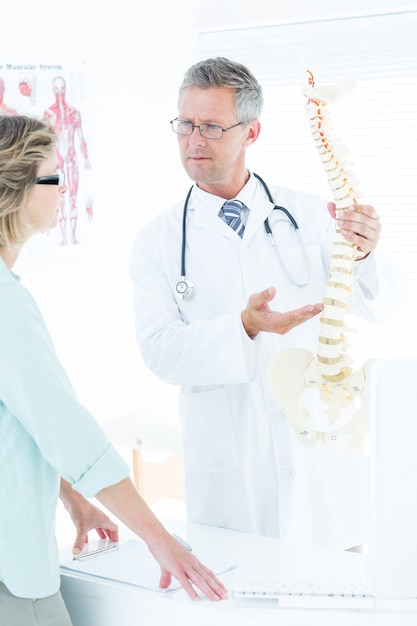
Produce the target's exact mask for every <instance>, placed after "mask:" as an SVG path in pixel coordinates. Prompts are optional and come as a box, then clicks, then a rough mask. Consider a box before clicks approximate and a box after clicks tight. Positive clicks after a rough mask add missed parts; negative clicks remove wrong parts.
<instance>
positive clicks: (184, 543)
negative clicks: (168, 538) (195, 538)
mask: <svg viewBox="0 0 417 626" xmlns="http://www.w3.org/2000/svg"><path fill="white" fill-rule="evenodd" d="M172 536H173V537H174V539H176V540H177V541H178V543H179V544H181V545H182V547H183V548H185V549H186V550H188V552H192V551H193V549H192V547H191V546H190V545H189V544H188V543H187V542H186V541H184V539H183V538H182V537H180V536H179V535H176V534H175V533H172Z"/></svg>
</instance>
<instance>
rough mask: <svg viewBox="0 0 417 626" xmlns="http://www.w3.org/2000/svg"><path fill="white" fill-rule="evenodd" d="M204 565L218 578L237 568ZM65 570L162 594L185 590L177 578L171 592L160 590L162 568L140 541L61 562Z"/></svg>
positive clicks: (225, 564)
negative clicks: (82, 558) (83, 557)
mask: <svg viewBox="0 0 417 626" xmlns="http://www.w3.org/2000/svg"><path fill="white" fill-rule="evenodd" d="M204 565H206V567H209V568H210V569H211V570H212V571H213V572H214V573H215V574H216V575H219V574H222V573H224V572H227V571H230V570H231V569H234V568H235V567H236V565H235V564H232V563H230V562H226V561H223V562H219V561H217V562H211V563H210V562H207V559H206V560H205V561H204ZM61 569H62V570H71V571H74V572H80V573H82V574H88V575H91V576H96V577H98V578H105V579H108V580H114V581H116V582H122V583H125V584H129V585H135V586H137V587H143V588H144V589H149V590H151V591H158V592H159V593H166V592H167V591H174V590H175V589H180V588H181V585H180V583H179V582H178V581H177V580H176V579H175V578H172V583H171V585H170V586H169V587H168V588H167V589H161V588H160V587H159V579H160V576H161V569H160V567H159V565H158V563H157V562H156V560H155V559H154V558H153V556H152V555H151V553H150V552H149V550H148V547H147V545H146V544H145V543H144V542H143V541H140V540H139V539H130V540H129V541H127V542H126V543H125V544H123V545H120V546H119V550H114V551H109V552H102V553H100V554H97V555H95V556H92V557H91V558H89V559H87V560H69V561H65V562H63V563H61Z"/></svg>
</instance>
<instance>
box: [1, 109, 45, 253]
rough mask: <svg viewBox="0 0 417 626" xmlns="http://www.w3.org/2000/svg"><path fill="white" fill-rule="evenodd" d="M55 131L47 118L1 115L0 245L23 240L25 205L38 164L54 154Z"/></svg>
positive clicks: (25, 231) (4, 246) (26, 228)
mask: <svg viewBox="0 0 417 626" xmlns="http://www.w3.org/2000/svg"><path fill="white" fill-rule="evenodd" d="M55 144H56V135H55V132H54V130H53V128H52V127H51V126H50V125H49V124H48V123H46V122H42V121H40V120H37V119H35V118H31V117H27V116H24V115H14V116H13V115H12V116H0V248H9V247H10V246H13V245H15V244H19V243H23V242H24V241H25V239H26V237H27V233H28V224H27V221H26V216H25V206H26V201H27V196H28V193H29V191H30V189H31V187H32V185H34V184H35V181H36V174H37V169H38V166H39V164H40V163H41V162H42V161H44V160H45V159H48V158H50V157H51V156H52V155H53V154H54V148H55Z"/></svg>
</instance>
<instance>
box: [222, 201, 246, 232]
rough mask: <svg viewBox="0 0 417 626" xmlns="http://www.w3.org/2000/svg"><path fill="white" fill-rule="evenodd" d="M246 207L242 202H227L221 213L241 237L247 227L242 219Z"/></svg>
mask: <svg viewBox="0 0 417 626" xmlns="http://www.w3.org/2000/svg"><path fill="white" fill-rule="evenodd" d="M244 206H245V205H244V204H243V202H241V201H240V200H227V201H226V202H225V203H224V204H223V206H222V210H221V211H220V217H221V218H222V219H224V221H225V222H226V223H227V224H228V225H229V226H230V228H233V230H235V231H236V232H237V234H238V235H239V237H242V236H243V233H244V230H245V225H244V223H243V222H242V220H241V218H240V212H241V210H242V208H243V207H244Z"/></svg>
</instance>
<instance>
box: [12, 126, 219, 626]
mask: <svg viewBox="0 0 417 626" xmlns="http://www.w3.org/2000/svg"><path fill="white" fill-rule="evenodd" d="M55 144H56V136H55V134H54V131H53V130H52V129H51V128H50V126H49V125H47V123H45V122H42V121H39V120H35V119H32V118H29V117H25V116H2V117H0V623H1V624H7V626H35V625H36V626H58V625H59V626H70V624H71V620H70V617H69V615H68V613H67V610H66V608H65V605H64V602H63V600H62V597H61V595H60V591H59V585H60V577H59V563H58V556H57V548H56V541H55V537H54V525H55V509H56V504H57V499H58V496H60V497H61V498H62V500H63V502H64V504H65V506H66V508H67V509H68V511H69V513H70V515H71V517H72V520H73V521H74V523H75V525H76V528H77V538H76V541H75V544H74V552H75V553H76V552H80V551H81V550H82V547H83V544H84V539H85V537H86V535H87V533H88V531H89V530H91V529H94V528H95V529H96V530H97V532H98V533H99V535H100V536H101V537H106V536H108V537H110V538H111V539H114V540H117V539H118V527H117V525H116V524H115V523H114V522H112V521H111V520H110V519H109V518H108V517H107V516H106V515H105V514H104V513H103V512H102V511H100V510H99V509H98V508H96V507H95V506H93V505H92V504H91V503H90V502H89V500H88V498H89V497H93V496H95V497H96V498H97V499H98V500H99V501H100V502H101V503H102V504H103V505H104V506H105V507H107V509H108V510H110V511H111V512H112V513H114V514H115V515H116V516H117V518H118V519H119V520H121V521H122V522H123V523H124V524H126V525H127V526H128V527H129V528H130V529H131V530H132V531H133V532H135V533H136V534H137V535H138V536H140V537H141V538H142V539H143V540H144V541H145V542H146V543H147V545H148V547H149V550H150V552H151V553H152V555H153V556H154V558H155V559H156V561H157V562H158V563H159V565H160V567H161V579H160V586H161V587H167V586H168V585H169V584H170V582H171V576H174V577H175V578H176V579H177V580H178V581H179V582H180V583H181V584H182V586H183V587H184V589H185V590H186V591H187V592H188V594H189V595H190V597H191V598H192V599H197V598H198V594H197V592H196V590H195V588H194V587H197V588H198V589H200V590H201V591H202V592H203V593H204V594H205V595H207V596H208V598H210V599H211V600H219V599H221V598H223V597H225V595H226V591H225V588H224V586H223V585H222V583H221V582H220V581H219V580H218V579H217V578H216V577H215V576H214V574H213V573H212V572H211V571H210V570H208V569H207V568H206V567H205V566H204V565H203V564H202V563H200V562H199V561H198V559H197V558H196V557H195V556H194V555H192V554H190V553H189V552H187V551H186V550H185V549H184V548H183V547H182V546H181V545H180V544H179V543H178V542H177V541H176V540H175V539H174V538H173V537H172V536H171V535H170V534H169V533H168V532H167V530H166V529H165V528H164V527H163V526H162V525H161V523H160V522H159V521H158V520H157V519H156V518H155V516H154V515H153V514H152V512H151V511H150V509H149V508H148V506H147V505H146V504H145V502H144V501H143V500H142V498H141V497H140V496H139V494H138V492H137V491H136V489H135V487H134V486H133V484H132V482H131V480H130V479H129V467H128V466H127V465H126V464H125V462H124V461H123V459H122V458H121V457H120V456H119V455H118V453H117V452H116V451H115V450H114V448H113V447H112V445H111V444H110V442H109V441H108V440H107V439H106V437H105V435H104V434H103V432H102V430H101V428H100V427H99V425H98V424H97V422H96V421H95V419H94V418H93V416H92V415H91V414H90V413H89V412H88V411H87V409H86V408H85V407H84V406H82V405H81V404H80V403H79V401H78V400H77V398H76V396H75V393H74V390H73V388H72V386H71V383H70V381H69V380H68V377H67V375H66V373H65V371H64V370H63V368H62V366H61V364H60V362H59V360H58V358H57V355H56V353H55V350H54V346H53V343H52V340H51V338H50V336H49V333H48V330H47V328H46V326H45V323H44V320H43V319H42V315H41V313H40V311H39V309H38V307H37V305H36V302H35V301H34V300H33V298H32V296H31V295H30V293H29V292H28V291H27V289H26V288H25V287H24V286H23V284H22V283H21V282H20V280H19V278H18V277H17V276H16V275H15V274H13V271H12V270H13V265H14V264H15V262H16V260H17V258H18V256H19V253H20V251H21V249H22V246H23V245H24V244H25V242H26V241H27V240H28V239H29V237H30V236H31V235H33V234H34V233H37V232H40V231H43V230H46V229H50V228H52V227H54V226H55V225H56V223H57V209H58V206H59V202H60V199H61V197H62V195H63V194H65V193H66V191H67V186H66V185H65V180H64V175H63V172H62V171H60V170H58V169H57V159H56V155H55ZM79 433H82V437H80V436H79ZM75 449H76V450H77V454H76V455H75V454H74V452H73V451H74V450H75Z"/></svg>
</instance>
